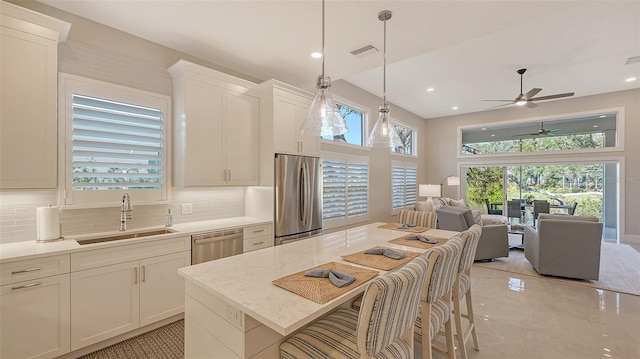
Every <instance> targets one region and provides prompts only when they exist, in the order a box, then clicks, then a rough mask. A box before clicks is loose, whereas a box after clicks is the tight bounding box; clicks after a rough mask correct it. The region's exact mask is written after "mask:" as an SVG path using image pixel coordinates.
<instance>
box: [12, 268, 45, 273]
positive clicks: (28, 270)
mask: <svg viewBox="0 0 640 359" xmlns="http://www.w3.org/2000/svg"><path fill="white" fill-rule="evenodd" d="M40 269H42V268H40V267H36V268H29V269H23V270H17V271H15V272H11V274H20V273H29V272H35V271H39V270H40Z"/></svg>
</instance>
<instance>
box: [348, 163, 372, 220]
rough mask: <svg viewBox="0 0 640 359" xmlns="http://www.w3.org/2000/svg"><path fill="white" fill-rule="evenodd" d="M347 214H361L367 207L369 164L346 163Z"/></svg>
mask: <svg viewBox="0 0 640 359" xmlns="http://www.w3.org/2000/svg"><path fill="white" fill-rule="evenodd" d="M347 173H348V183H347V215H348V216H349V217H351V216H357V215H363V214H366V213H367V212H368V209H369V166H368V164H366V163H349V164H348V171H347Z"/></svg>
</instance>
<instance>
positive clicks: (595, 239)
mask: <svg viewBox="0 0 640 359" xmlns="http://www.w3.org/2000/svg"><path fill="white" fill-rule="evenodd" d="M601 242H602V223H600V222H598V218H596V217H585V216H568V215H553V214H540V215H539V217H538V223H537V227H536V228H533V227H525V231H524V256H525V257H526V258H527V260H528V261H529V263H531V265H533V268H535V270H536V271H537V272H538V273H540V274H547V275H554V276H559V277H566V278H578V279H592V280H598V277H599V275H600V248H601Z"/></svg>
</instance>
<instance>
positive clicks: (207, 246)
mask: <svg viewBox="0 0 640 359" xmlns="http://www.w3.org/2000/svg"><path fill="white" fill-rule="evenodd" d="M240 253H242V228H239V229H227V230H224V231H215V232H206V233H198V234H194V235H192V236H191V264H198V263H202V262H207V261H212V260H214V259H220V258H224V257H229V256H233V255H236V254H240Z"/></svg>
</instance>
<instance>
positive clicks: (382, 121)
mask: <svg viewBox="0 0 640 359" xmlns="http://www.w3.org/2000/svg"><path fill="white" fill-rule="evenodd" d="M367 146H368V147H385V148H393V147H400V146H402V141H401V140H400V136H398V132H397V131H396V129H395V127H394V126H393V124H392V123H391V120H390V119H389V106H388V105H387V104H383V105H380V116H379V117H378V121H376V124H375V126H373V130H372V131H371V134H370V135H369V138H368V139H367Z"/></svg>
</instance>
